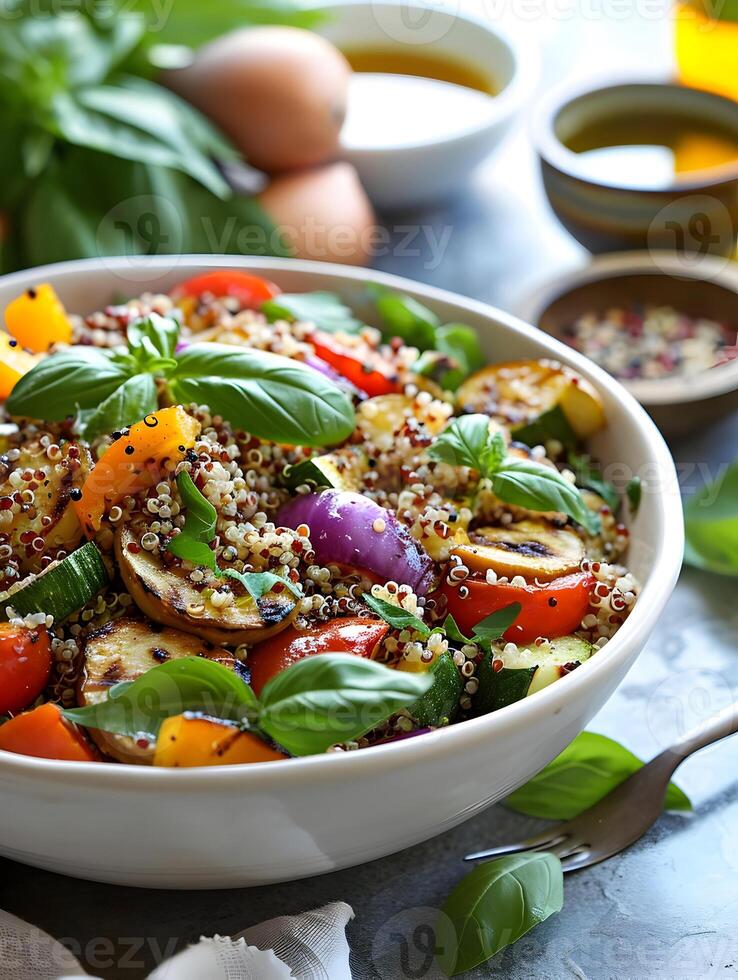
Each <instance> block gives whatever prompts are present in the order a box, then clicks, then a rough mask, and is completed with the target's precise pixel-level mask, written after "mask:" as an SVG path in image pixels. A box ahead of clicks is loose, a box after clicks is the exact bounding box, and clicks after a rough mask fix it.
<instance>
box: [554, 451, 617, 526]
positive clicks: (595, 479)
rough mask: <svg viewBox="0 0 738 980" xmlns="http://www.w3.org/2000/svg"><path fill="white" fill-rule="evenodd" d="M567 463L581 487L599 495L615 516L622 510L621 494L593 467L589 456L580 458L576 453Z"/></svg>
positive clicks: (570, 456) (570, 455)
mask: <svg viewBox="0 0 738 980" xmlns="http://www.w3.org/2000/svg"><path fill="white" fill-rule="evenodd" d="M567 462H568V464H569V467H570V468H571V470H572V472H573V473H574V476H575V477H576V480H577V483H578V485H579V486H580V487H586V488H587V489H588V490H592V491H594V493H596V494H599V496H600V497H602V499H603V500H604V501H605V503H606V504H607V506H608V507H609V508H610V510H611V511H612V512H613V514H614V513H616V512H617V511H618V510H619V509H620V494H619V493H618V491H617V490H616V489H615V487H614V486H613V485H612V483H610V482H609V481H608V480H606V479H605V478H604V477H603V476H602V474H601V473H600V471H599V470H598V469H596V468H595V467H594V466H592V461H591V459H590V457H589V456H586V455H581V456H578V455H577V454H576V453H569V456H568V459H567Z"/></svg>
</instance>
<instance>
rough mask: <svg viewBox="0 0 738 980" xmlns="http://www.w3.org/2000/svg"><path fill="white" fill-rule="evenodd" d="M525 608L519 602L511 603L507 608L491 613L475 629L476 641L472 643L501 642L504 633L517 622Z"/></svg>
mask: <svg viewBox="0 0 738 980" xmlns="http://www.w3.org/2000/svg"><path fill="white" fill-rule="evenodd" d="M522 608H523V607H522V606H521V605H520V603H519V602H511V603H510V605H509V606H505V608H504V609H498V610H497V612H493V613H490V614H489V616H485V617H484V619H483V620H482V621H481V622H479V623H477V625H476V626H475V627H474V629H473V631H472V632H473V633H474V640H473V641H472V642H478V643H494V642H495V641H497V640H499V638H500V637H501V636H502V634H503V633H505V632H506V631H507V630H508V629H509V628H510V627H511V626H512V624H513V623H514V622H515V620H516V619H517V618H518V616H519V615H520V610H521V609H522Z"/></svg>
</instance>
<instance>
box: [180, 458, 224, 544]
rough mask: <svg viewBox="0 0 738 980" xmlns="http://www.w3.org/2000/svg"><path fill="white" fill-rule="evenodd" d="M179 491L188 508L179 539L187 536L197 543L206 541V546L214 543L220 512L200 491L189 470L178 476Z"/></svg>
mask: <svg viewBox="0 0 738 980" xmlns="http://www.w3.org/2000/svg"><path fill="white" fill-rule="evenodd" d="M177 489H178V490H179V495H180V497H181V498H182V503H183V504H184V505H185V507H186V508H187V511H186V513H185V522H184V527H183V528H182V531H181V533H180V534H179V537H182V535H183V534H186V535H187V536H188V537H190V538H194V539H195V540H196V541H204V542H205V543H206V544H207V543H208V542H210V541H212V540H213V538H214V537H215V525H216V522H217V520H218V512H217V511H216V509H215V507H213V505H212V504H211V503H210V501H209V500H208V498H207V497H206V496H205V495H204V494H203V493H202V492H201V491H200V490H198V488H197V487H196V486H195V483H194V481H193V479H192V477H191V476H190V474H189V473H188V472H187V470H182V472H181V473H179V474H178V475H177Z"/></svg>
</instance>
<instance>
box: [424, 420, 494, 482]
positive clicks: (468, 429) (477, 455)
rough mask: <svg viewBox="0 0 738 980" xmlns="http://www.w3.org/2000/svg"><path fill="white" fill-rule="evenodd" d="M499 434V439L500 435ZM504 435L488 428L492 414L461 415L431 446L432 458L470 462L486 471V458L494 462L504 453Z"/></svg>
mask: <svg viewBox="0 0 738 980" xmlns="http://www.w3.org/2000/svg"><path fill="white" fill-rule="evenodd" d="M498 436H499V439H498V438H497V437H498ZM501 438H502V437H501V436H500V434H499V433H496V434H495V435H494V436H493V435H492V434H491V433H490V431H489V416H487V415H460V416H459V417H458V418H454V419H451V421H450V422H449V424H448V425H447V426H446V428H445V429H444V430H443V432H442V433H441V434H440V436H438V438H437V439H436V440H435V441H434V442H433V443H432V444H431V445H430V446H429V447H428V455H429V456H430V458H431V459H435V460H438V461H440V462H443V463H450V464H451V465H452V466H469V467H471V469H473V470H479V471H480V472H481V473H482V475H485V473H484V469H485V462H486V461H489V462H490V463H494V462H495V461H496V460H497V459H498V457H499V458H501V457H502V456H504V452H505V447H504V442H503V443H502V448H500V440H501Z"/></svg>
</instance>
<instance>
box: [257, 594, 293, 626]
mask: <svg viewBox="0 0 738 980" xmlns="http://www.w3.org/2000/svg"><path fill="white" fill-rule="evenodd" d="M256 605H257V607H258V609H259V615H260V616H261V618H262V620H263V622H264V623H265V624H266V625H267V626H276V624H277V623H281V622H282V620H283V619H284V618H285V617H286V616H289V614H290V613H291V612H292V609H293V608H294V605H293V603H291V602H287V601H285V600H284V599H258V600H257V603H256Z"/></svg>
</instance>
